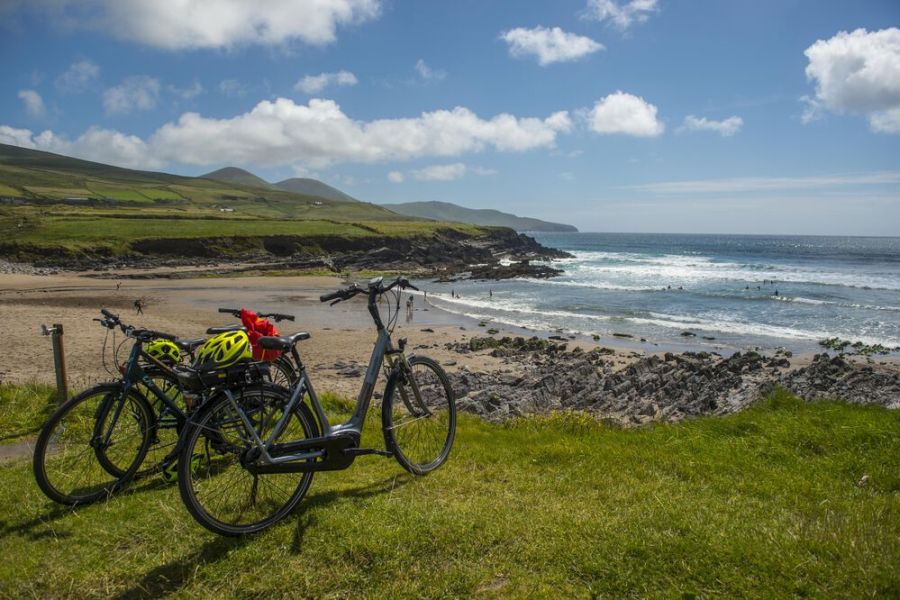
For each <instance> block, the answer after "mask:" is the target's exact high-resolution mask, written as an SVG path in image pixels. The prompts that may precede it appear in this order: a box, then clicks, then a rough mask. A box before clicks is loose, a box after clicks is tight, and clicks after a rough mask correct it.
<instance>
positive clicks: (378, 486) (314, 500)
mask: <svg viewBox="0 0 900 600" xmlns="http://www.w3.org/2000/svg"><path fill="white" fill-rule="evenodd" d="M413 479H415V477H413V476H412V475H409V474H406V473H404V474H402V475H392V476H390V477H386V478H384V479H382V480H381V481H376V482H374V483H370V484H368V485H364V486H360V487H358V488H353V489H350V490H331V491H329V492H322V493H319V494H314V495H312V496H307V497H306V498H304V499H303V501H302V502H301V503H300V505H299V507H298V508H300V509H302V511H303V512H302V513H301V514H300V515H298V518H297V523H296V525H295V527H294V536H293V540H292V541H291V554H294V555H297V554H300V552H302V550H303V537H304V535H305V534H306V530H307V529H308V528H309V527H311V526H312V525H314V524H315V519H314V518H313V517H312V516H311V515H310V514H309V513H308V512H307V510H308V509H310V508H314V507H316V506H321V505H324V504H329V503H331V502H334V501H335V500H337V499H338V498H354V499H362V498H369V497H371V496H377V495H379V494H384V493H390V492H392V491H394V490H395V489H397V488H399V487H402V486H404V485H406V484H408V483H409V482H411V481H413Z"/></svg>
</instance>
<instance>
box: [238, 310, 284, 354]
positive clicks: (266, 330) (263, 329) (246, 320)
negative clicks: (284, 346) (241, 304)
mask: <svg viewBox="0 0 900 600" xmlns="http://www.w3.org/2000/svg"><path fill="white" fill-rule="evenodd" d="M241 323H243V324H244V327H246V328H247V337H248V338H250V346H251V347H252V348H253V360H265V361H269V362H271V361H273V360H275V359H276V358H278V357H279V356H281V352H280V351H279V350H266V349H264V348H260V347H259V345H258V342H259V338H261V337H264V336H270V335H278V329H276V328H275V326H274V325H273V324H272V323H271V322H270V321H269V320H268V319H260V318H259V317H258V316H257V314H256V313H255V312H253V311H252V310H247V309H246V308H242V309H241Z"/></svg>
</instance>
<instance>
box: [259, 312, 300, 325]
mask: <svg viewBox="0 0 900 600" xmlns="http://www.w3.org/2000/svg"><path fill="white" fill-rule="evenodd" d="M258 316H260V317H262V318H263V319H274V320H275V322H276V323H280V322H282V321H293V320H294V315H285V314H282V313H259V315H258Z"/></svg>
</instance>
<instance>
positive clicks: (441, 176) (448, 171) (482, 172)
mask: <svg viewBox="0 0 900 600" xmlns="http://www.w3.org/2000/svg"><path fill="white" fill-rule="evenodd" d="M468 173H472V174H474V175H479V176H482V177H486V176H489V175H496V174H497V170H496V169H488V168H485V167H479V166H468V165H466V164H464V163H461V162H457V163H450V164H441V165H430V166H427V167H423V168H421V169H412V170H410V171H408V172H407V173H406V174H404V173H402V172H400V171H391V172H390V173H388V176H387V177H388V181H391V182H393V183H403V182H404V181H406V178H407V177H411V178H412V179H415V180H417V181H453V180H455V179H461V178H462V177H464V176H465V175H467V174H468Z"/></svg>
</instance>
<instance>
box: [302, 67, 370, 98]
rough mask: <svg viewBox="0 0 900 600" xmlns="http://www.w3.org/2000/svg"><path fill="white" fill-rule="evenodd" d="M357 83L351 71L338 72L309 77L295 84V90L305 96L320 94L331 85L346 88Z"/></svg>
mask: <svg viewBox="0 0 900 600" xmlns="http://www.w3.org/2000/svg"><path fill="white" fill-rule="evenodd" d="M357 83H358V81H357V79H356V75H354V74H353V73H351V72H350V71H337V72H335V73H319V74H318V75H307V76H306V77H304V78H303V79H301V80H300V81H298V82H297V83H296V84H294V89H295V90H299V91H301V92H303V93H305V94H318V93H319V92H321V91H322V90H324V89H325V88H326V87H328V86H329V85H337V86H345V85H356V84H357Z"/></svg>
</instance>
